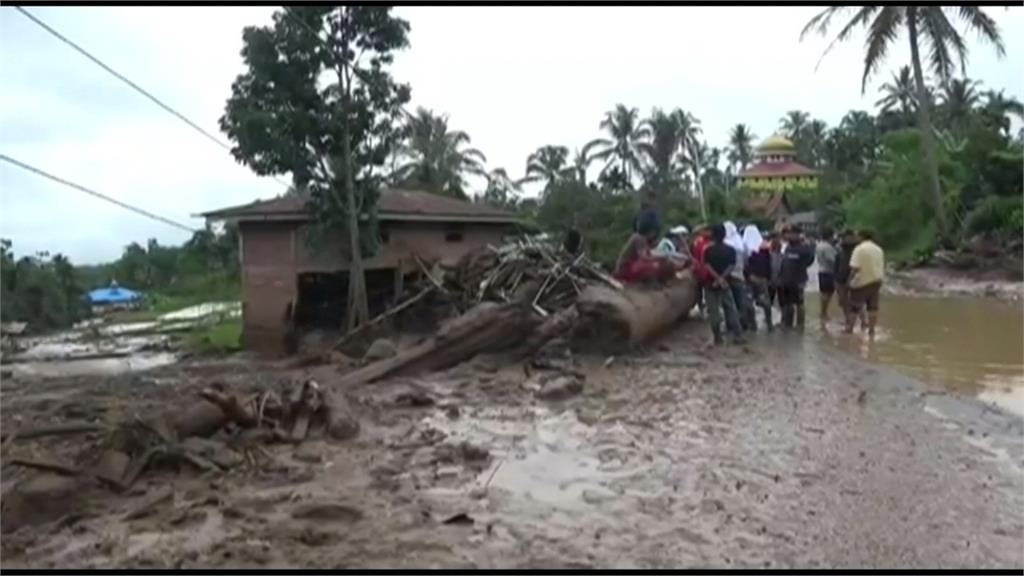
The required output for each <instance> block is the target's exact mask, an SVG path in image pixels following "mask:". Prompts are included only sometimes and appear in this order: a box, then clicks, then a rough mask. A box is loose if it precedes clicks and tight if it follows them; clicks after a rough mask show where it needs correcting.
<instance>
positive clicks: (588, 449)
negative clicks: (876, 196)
mask: <svg viewBox="0 0 1024 576" xmlns="http://www.w3.org/2000/svg"><path fill="white" fill-rule="evenodd" d="M706 331H707V327H706V326H705V325H704V324H703V323H700V322H696V321H691V322H687V323H684V325H683V326H682V327H681V328H679V329H677V330H676V331H674V332H673V333H671V334H669V335H667V336H666V337H665V338H664V339H662V340H661V341H659V343H658V344H657V345H654V346H652V347H650V348H649V349H647V350H641V351H637V352H636V353H634V354H631V355H628V356H623V357H619V358H616V359H614V361H612V362H611V363H610V364H608V362H607V360H606V359H604V358H589V359H582V360H580V365H579V370H580V371H581V372H583V373H584V374H585V375H586V382H585V384H584V387H583V390H582V392H581V393H579V394H576V395H573V396H571V397H569V398H568V399H564V400H560V401H551V400H540V399H538V398H536V397H535V394H534V392H533V391H531V390H530V389H529V388H528V387H524V384H527V383H528V382H529V381H530V379H529V378H528V376H527V374H526V373H525V370H524V367H523V365H522V364H521V363H515V364H507V363H504V362H502V361H500V360H499V359H482V360H480V359H478V360H476V361H474V362H473V363H471V364H468V365H463V366H460V367H457V368H455V369H453V370H450V371H447V372H445V373H440V374H433V375H430V376H427V377H422V378H415V379H398V380H391V381H387V382H382V383H377V384H370V385H366V386H362V387H360V388H358V389H353V390H349V391H347V392H348V394H349V396H350V397H351V398H352V400H353V402H354V407H355V408H356V410H357V412H358V414H359V416H360V421H361V425H362V429H361V431H360V434H359V436H358V437H357V438H356V439H354V440H349V441H345V442H328V441H325V440H312V441H306V442H305V443H303V444H302V445H300V446H298V447H292V446H284V445H274V446H270V447H268V450H269V452H270V455H271V456H272V458H271V459H269V460H264V461H262V462H261V463H258V464H256V465H240V466H238V467H236V468H234V469H232V470H231V471H230V472H229V473H226V474H216V473H207V474H206V475H200V474H198V473H195V472H193V471H191V470H187V469H186V470H182V471H180V472H177V473H175V472H173V471H167V472H161V473H150V474H147V475H145V476H143V477H142V479H140V480H139V481H138V482H137V483H136V485H135V486H134V487H133V489H132V490H131V491H129V492H128V493H127V494H122V495H114V494H112V493H110V492H109V491H106V490H103V489H100V488H94V489H91V490H88V491H78V492H76V493H75V494H73V495H70V496H68V497H66V499H65V500H66V501H65V502H63V503H62V504H61V505H63V506H66V507H67V511H58V512H57V513H54V514H53V515H54V516H55V517H56V519H54V520H52V521H49V522H45V523H41V524H37V525H34V526H28V525H26V526H23V527H21V528H19V529H18V530H16V531H14V532H13V533H8V534H5V535H4V537H3V540H2V564H3V567H4V568H15V567H26V566H27V567H33V568H49V567H68V568H115V567H117V568H128V567H140V568H145V567H175V568H176V567H181V568H198V567H219V568H228V567H232V568H234V567H251V568H256V567H266V568H271V567H277V568H285V567H320V568H414V567H415V568H542V567H548V568H682V567H711V568H738V567H772V568H789V567H800V568H813V567H821V568H824V567H837V568H842V567H873V568H874V567H877V568H924V567H930V568H940V567H941V568H966V567H975V568H1013V567H1020V566H1022V565H1024V547H1022V546H1021V542H1022V541H1024V445H1022V440H1024V421H1022V419H1021V418H1020V417H1015V416H1010V415H1008V414H1005V413H1002V412H998V411H995V410H992V409H990V408H987V407H983V406H982V405H981V404H980V403H977V402H976V401H973V400H970V399H966V398H957V397H955V396H951V395H949V394H947V393H944V392H941V391H939V390H938V389H935V388H931V387H927V386H925V385H923V384H921V383H918V382H915V381H913V380H910V379H907V378H905V377H903V376H900V375H897V374H895V373H893V372H891V371H889V370H887V369H884V368H879V367H875V366H872V365H868V364H866V363H863V362H861V361H860V360H858V359H855V358H853V357H851V356H848V355H846V354H843V353H840V352H837V351H836V350H835V349H833V348H830V347H827V345H824V344H821V343H819V342H816V341H813V340H811V339H802V338H801V337H800V336H798V335H796V334H774V335H770V336H767V335H759V336H758V337H757V338H756V339H754V341H753V342H752V343H751V344H750V345H749V346H747V347H744V348H714V349H708V348H707V347H706V341H707V339H708V335H707V333H706ZM306 375H310V376H312V377H313V378H315V379H317V380H318V381H319V382H320V383H321V384H322V385H324V386H330V385H331V382H332V380H336V379H337V378H338V377H339V373H338V371H337V369H336V368H335V367H334V366H319V367H315V368H310V369H291V368H286V367H285V365H284V364H270V363H262V362H257V361H253V360H246V359H236V360H225V361H219V362H207V363H202V364H200V363H192V364H188V363H186V364H176V365H173V366H168V367H163V368H159V369H156V370H153V371H150V372H146V373H144V374H136V375H125V376H118V377H103V378H99V377H93V378H89V377H78V378H73V379H57V380H11V379H5V380H4V382H3V387H2V428H3V431H4V433H5V434H7V433H9V432H10V431H11V430H14V429H16V428H17V427H18V426H19V425H23V424H26V423H30V422H31V423H43V422H53V421H62V420H81V419H88V418H96V419H101V420H109V421H118V420H120V419H123V418H126V417H130V415H131V414H133V413H140V414H142V413H148V412H150V411H155V410H163V409H168V408H170V409H173V408H174V407H175V406H180V405H182V404H184V403H186V402H187V399H189V398H193V397H195V394H196V392H197V391H198V389H199V388H201V387H202V386H204V385H208V384H209V383H210V382H212V381H217V380H219V381H223V382H224V383H225V384H226V385H227V386H228V387H229V388H232V389H237V390H259V389H262V388H264V387H268V386H277V385H280V384H282V383H285V382H290V381H296V380H299V379H301V378H303V377H305V376H306ZM83 442H84V439H83V438H82V437H78V438H74V439H69V438H49V439H45V440H39V441H24V442H22V441H17V442H15V443H13V444H12V445H11V446H8V447H5V448H4V453H3V458H4V460H5V462H4V464H3V468H2V473H3V488H4V490H5V493H6V491H7V490H10V489H11V486H13V485H14V484H16V483H17V482H18V481H20V480H22V479H24V478H26V477H28V476H31V475H33V474H37V473H36V472H28V471H25V470H23V469H20V468H16V467H13V466H10V465H8V464H7V462H8V461H9V460H10V458H11V457H12V456H17V455H24V454H29V455H39V454H50V455H52V456H53V457H56V458H62V459H67V458H70V457H71V456H70V455H71V453H72V452H74V451H75V450H77V447H78V446H81V444H82V443H83ZM481 449H482V450H481ZM168 487H169V488H170V489H172V490H173V496H172V497H170V498H169V499H168V500H166V501H164V502H163V503H162V504H160V505H158V506H157V507H156V508H155V509H154V511H153V513H151V514H149V515H146V516H143V517H141V518H138V519H134V520H125V519H124V515H125V513H126V512H127V511H129V510H131V509H133V508H134V507H136V506H137V505H138V504H139V503H140V502H141V501H143V500H145V499H147V498H152V497H153V496H154V495H155V494H159V493H160V491H161V490H167V489H168ZM5 499H6V497H5ZM8 504H9V503H8V502H5V508H6V507H7V505H8ZM5 513H7V512H6V511H5Z"/></svg>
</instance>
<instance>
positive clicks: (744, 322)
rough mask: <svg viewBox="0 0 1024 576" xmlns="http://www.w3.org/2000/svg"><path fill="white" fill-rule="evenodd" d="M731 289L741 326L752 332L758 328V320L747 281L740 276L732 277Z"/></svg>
mask: <svg viewBox="0 0 1024 576" xmlns="http://www.w3.org/2000/svg"><path fill="white" fill-rule="evenodd" d="M729 291H730V292H732V300H733V302H734V303H735V304H736V313H737V315H738V316H739V321H740V327H741V328H742V329H743V330H748V331H751V332H753V331H754V330H757V320H756V319H755V318H754V305H753V303H752V302H751V301H750V294H749V293H748V292H747V283H746V282H744V281H743V280H740V279H739V278H734V277H730V278H729Z"/></svg>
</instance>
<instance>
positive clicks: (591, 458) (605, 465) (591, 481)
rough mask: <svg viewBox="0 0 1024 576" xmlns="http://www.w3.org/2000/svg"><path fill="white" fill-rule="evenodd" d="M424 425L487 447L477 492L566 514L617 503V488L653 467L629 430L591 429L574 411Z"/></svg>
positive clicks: (439, 418)
mask: <svg viewBox="0 0 1024 576" xmlns="http://www.w3.org/2000/svg"><path fill="white" fill-rule="evenodd" d="M425 424H427V425H429V426H430V427H432V428H436V429H439V430H441V431H443V432H445V433H446V434H447V435H448V436H449V438H450V439H451V441H453V442H461V441H469V442H473V443H475V444H480V445H483V446H487V447H488V449H489V450H490V451H491V455H492V464H491V466H490V467H489V468H488V469H486V470H484V471H483V472H481V473H480V475H479V476H478V477H477V478H476V481H475V486H477V487H482V486H487V487H488V488H489V489H491V490H495V489H497V490H501V491H505V492H508V493H509V494H512V495H514V496H518V497H523V498H527V499H529V500H532V501H535V502H538V503H541V504H545V505H548V506H555V507H559V508H565V509H572V508H577V507H579V506H586V505H588V504H592V503H594V502H596V501H598V500H602V499H606V498H610V497H614V496H615V495H617V494H619V492H618V491H617V490H616V488H615V487H614V486H613V485H614V484H617V483H619V482H620V481H622V480H626V479H629V478H633V477H637V476H644V475H646V474H647V473H648V472H649V467H650V463H651V462H652V461H653V459H652V458H649V457H647V458H645V457H643V456H642V455H641V454H640V451H639V450H638V448H637V446H638V443H637V439H636V438H635V437H634V436H633V435H632V433H630V432H629V431H628V430H627V429H626V428H625V427H623V426H621V425H616V426H611V427H603V428H600V429H597V428H593V427H591V426H588V425H586V424H584V423H582V422H580V421H579V419H578V418H577V416H576V414H575V412H571V411H564V412H560V413H556V412H554V411H552V410H549V409H546V408H532V409H531V411H530V412H528V413H526V414H524V413H522V412H519V413H516V414H503V413H500V412H497V411H483V412H480V413H479V414H475V415H465V416H463V417H462V418H459V419H458V420H454V421H453V420H449V419H447V418H446V417H444V416H443V415H440V414H437V415H433V416H431V417H428V418H427V419H426V421H425ZM648 456H649V455H648ZM488 482H489V483H488Z"/></svg>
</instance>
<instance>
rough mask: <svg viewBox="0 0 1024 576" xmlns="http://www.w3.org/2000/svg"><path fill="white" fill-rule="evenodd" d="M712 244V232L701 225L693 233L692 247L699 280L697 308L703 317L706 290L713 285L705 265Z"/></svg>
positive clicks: (695, 271) (694, 269) (694, 265)
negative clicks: (707, 251) (709, 245)
mask: <svg viewBox="0 0 1024 576" xmlns="http://www.w3.org/2000/svg"><path fill="white" fill-rule="evenodd" d="M710 242H711V230H710V229H709V228H708V227H707V225H706V224H701V225H700V226H697V228H695V229H694V231H693V243H692V244H691V246H690V251H691V254H692V255H693V275H694V277H696V278H697V306H698V308H699V309H700V313H701V316H703V315H704V288H705V287H706V286H707V285H708V284H710V283H711V273H710V272H708V269H707V266H705V265H704V249H705V248H707V246H708V244H709V243H710Z"/></svg>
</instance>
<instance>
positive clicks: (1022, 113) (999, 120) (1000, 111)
mask: <svg viewBox="0 0 1024 576" xmlns="http://www.w3.org/2000/svg"><path fill="white" fill-rule="evenodd" d="M982 96H984V98H985V107H984V109H983V110H982V111H983V113H984V114H986V115H987V116H988V117H989V118H991V119H992V121H993V123H994V124H995V125H996V126H997V127H998V128H999V130H1000V131H1002V132H1004V133H1005V134H1006V136H1007V137H1009V135H1010V118H1009V116H1010V115H1011V114H1012V115H1014V116H1016V117H1017V118H1019V119H1021V120H1024V105H1022V104H1021V102H1020V100H1017V99H1016V98H1014V97H1013V96H1009V97H1007V96H1005V95H1004V94H1003V91H1002V90H1000V91H998V92H996V91H995V90H986V91H985V93H984V94H983V95H982Z"/></svg>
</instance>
